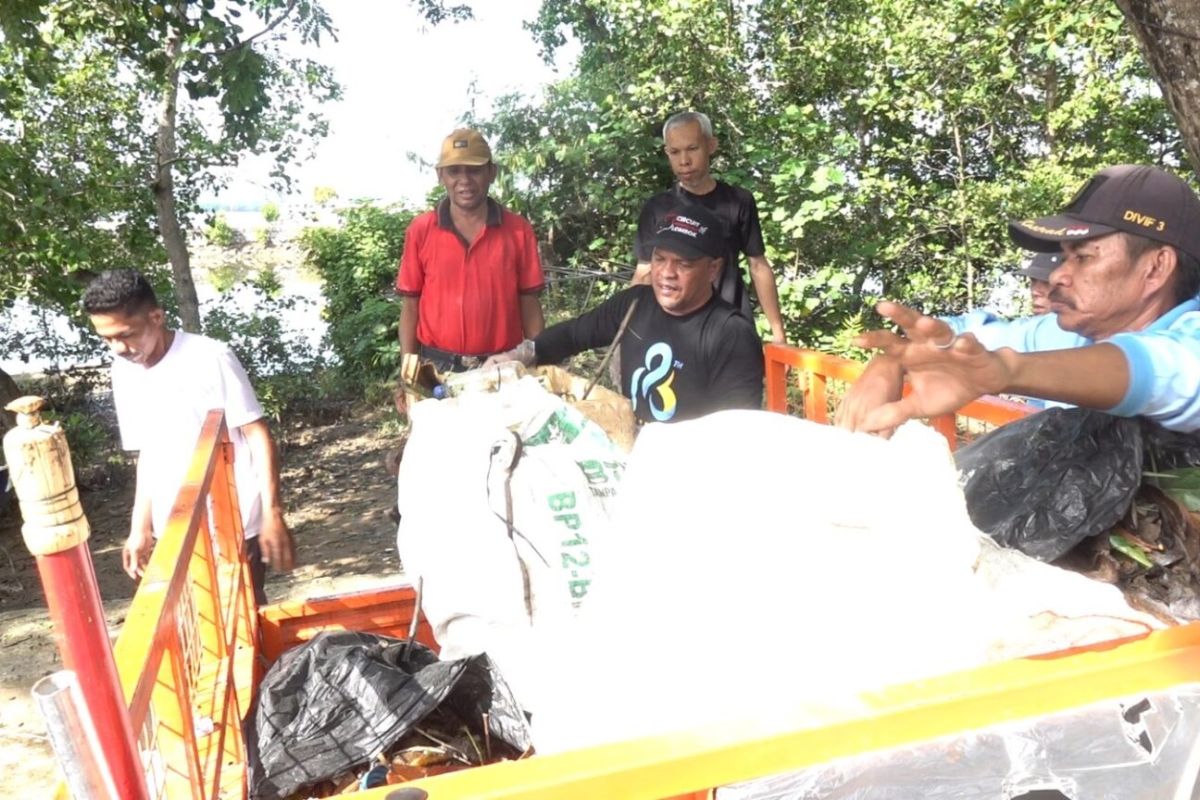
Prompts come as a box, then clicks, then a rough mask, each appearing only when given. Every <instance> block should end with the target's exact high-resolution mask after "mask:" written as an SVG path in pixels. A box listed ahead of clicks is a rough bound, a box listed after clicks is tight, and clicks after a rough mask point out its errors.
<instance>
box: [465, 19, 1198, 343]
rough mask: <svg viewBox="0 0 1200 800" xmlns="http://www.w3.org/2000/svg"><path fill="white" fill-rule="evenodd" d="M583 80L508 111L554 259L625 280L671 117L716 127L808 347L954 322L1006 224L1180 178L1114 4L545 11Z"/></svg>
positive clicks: (539, 36)
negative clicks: (896, 326) (1169, 172)
mask: <svg viewBox="0 0 1200 800" xmlns="http://www.w3.org/2000/svg"><path fill="white" fill-rule="evenodd" d="M529 28H530V31H531V33H532V35H533V36H534V39H535V41H537V42H538V44H539V45H540V46H541V48H542V50H543V53H544V55H545V56H546V57H547V58H552V57H553V56H554V55H555V53H556V52H557V51H558V49H559V48H560V47H562V46H563V45H564V44H565V43H566V42H567V41H568V40H573V41H574V42H576V43H577V44H578V47H579V56H578V61H577V64H576V67H575V69H574V71H573V72H572V74H570V75H569V76H567V77H566V78H564V79H563V80H561V81H559V82H557V83H556V84H554V85H552V86H550V87H548V88H547V89H546V91H545V94H544V95H543V96H541V97H536V98H524V97H508V98H505V99H503V100H502V101H501V102H499V104H498V112H497V113H496V115H495V117H494V118H493V119H490V120H479V121H478V122H479V123H480V124H481V125H482V126H483V127H484V128H485V129H486V130H487V132H488V133H489V134H491V136H492V138H493V144H494V145H495V146H496V149H497V152H498V158H499V161H500V164H501V167H502V171H501V178H500V181H499V184H498V191H500V192H501V193H502V194H503V196H504V198H505V202H507V203H508V204H510V205H511V206H513V207H514V208H516V209H517V210H519V211H521V212H522V213H525V214H526V215H527V216H528V217H529V218H530V219H531V221H532V222H533V224H534V227H535V229H536V230H538V232H539V234H540V235H541V236H542V237H544V238H545V239H547V240H548V242H549V243H550V245H551V246H552V248H553V251H554V255H555V259H556V260H557V261H559V263H565V264H569V265H573V266H576V267H580V266H583V265H588V266H589V267H596V266H598V267H600V268H603V269H610V270H615V267H614V265H616V264H627V263H628V262H629V261H630V259H631V256H630V250H631V247H632V239H633V233H634V230H635V226H636V220H637V214H638V211H639V209H640V206H641V204H642V202H643V201H644V200H645V199H646V198H647V197H649V196H650V195H651V194H653V193H654V192H657V191H661V190H662V189H663V188H666V187H667V186H669V185H670V182H671V175H670V172H669V169H668V165H667V163H666V159H665V157H664V156H663V155H662V153H661V138H660V136H661V134H660V130H661V126H662V123H663V122H664V121H665V119H666V118H667V117H668V116H669V115H670V114H672V113H674V112H676V111H680V110H685V109H694V110H699V111H704V112H706V113H708V114H709V115H710V116H711V117H712V119H713V123H714V127H715V133H716V135H717V137H718V139H719V142H720V149H719V151H718V154H717V157H716V159H715V160H714V163H713V169H714V173H716V174H717V175H718V177H721V178H723V179H725V180H727V181H729V182H730V183H733V184H737V185H742V186H745V187H747V188H749V189H751V190H752V191H753V192H754V193H755V195H756V198H757V200H758V204H759V212H760V216H761V217H762V220H763V227H764V234H765V238H766V242H767V247H768V256H769V257H770V259H771V261H772V263H773V265H774V266H775V268H776V273H777V276H778V277H779V279H780V283H781V295H782V306H783V311H784V317H785V319H786V320H787V324H788V330H789V336H790V338H791V339H792V340H793V341H798V342H801V343H803V344H808V345H812V346H822V347H834V348H838V347H839V343H841V345H840V346H844V344H845V342H846V341H848V339H847V335H846V334H847V332H849V331H851V330H854V329H856V328H858V327H860V326H862V325H864V324H867V325H869V324H873V321H872V316H873V313H872V312H871V311H870V307H871V305H872V303H873V301H874V300H875V299H877V298H878V297H880V296H888V297H892V298H895V299H900V300H904V301H907V302H909V303H913V304H916V305H918V306H921V307H924V308H927V309H929V310H936V311H938V312H943V313H952V312H957V311H960V310H963V309H964V308H966V307H968V306H972V305H975V304H978V303H980V302H982V301H983V300H984V299H985V298H986V297H987V296H988V293H989V292H990V290H991V289H992V287H993V286H995V285H996V283H997V279H998V277H999V276H1000V275H1001V274H1002V273H1004V272H1007V271H1011V269H1012V268H1013V267H1014V266H1015V265H1016V264H1017V262H1018V260H1019V254H1018V252H1017V251H1016V249H1015V248H1014V246H1013V245H1012V244H1011V243H1010V242H1009V241H1008V237H1007V231H1006V225H1005V223H1006V221H1007V220H1008V219H1012V218H1021V217H1026V216H1029V215H1031V214H1034V213H1047V212H1049V211H1052V210H1056V209H1057V208H1058V207H1060V206H1061V205H1062V204H1063V203H1064V202H1065V201H1066V199H1068V198H1069V197H1070V195H1071V193H1072V192H1073V191H1074V189H1075V188H1076V187H1077V186H1078V185H1079V184H1080V183H1082V181H1083V180H1084V179H1085V178H1086V177H1087V176H1088V175H1090V174H1091V173H1092V172H1094V171H1095V170H1097V169H1099V168H1101V167H1103V166H1107V165H1110V164H1115V163H1126V162H1139V163H1152V164H1162V165H1172V164H1180V163H1183V149H1182V147H1181V141H1180V136H1179V133H1178V129H1177V128H1176V126H1175V125H1174V124H1173V122H1172V120H1171V118H1170V116H1169V113H1168V110H1167V108H1166V106H1165V104H1164V103H1163V101H1162V100H1161V98H1160V97H1159V94H1158V91H1157V88H1156V87H1155V85H1154V84H1153V82H1152V81H1151V80H1150V78H1149V75H1148V73H1147V72H1146V70H1145V68H1144V66H1143V64H1142V62H1141V58H1140V55H1139V51H1138V48H1137V46H1136V44H1135V42H1134V41H1133V39H1132V38H1131V36H1130V35H1129V34H1128V33H1126V31H1125V28H1124V24H1123V19H1122V17H1121V12H1120V10H1119V9H1118V8H1117V6H1116V4H1113V3H1111V2H1109V0H1070V1H1068V0H920V1H919V2H918V0H870V2H868V0H761V1H760V2H751V1H750V0H733V2H728V1H727V0H720V1H719V2H718V0H670V1H669V2H668V0H638V2H633V0H545V2H543V3H542V6H541V12H540V15H539V17H538V19H537V20H536V21H535V22H533V23H532V24H531V25H529Z"/></svg>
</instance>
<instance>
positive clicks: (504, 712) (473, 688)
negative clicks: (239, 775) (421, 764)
mask: <svg viewBox="0 0 1200 800" xmlns="http://www.w3.org/2000/svg"><path fill="white" fill-rule="evenodd" d="M442 703H445V704H447V706H448V707H450V708H452V709H454V710H455V711H457V712H458V713H459V715H460V716H461V717H462V719H463V722H464V724H466V725H467V726H468V729H471V732H472V733H473V734H482V733H483V716H482V713H483V712H484V711H487V712H488V714H489V716H488V720H489V725H488V728H489V733H490V735H491V736H492V737H494V738H496V739H500V740H503V741H505V742H507V743H508V744H510V745H512V746H513V747H514V748H515V749H517V750H518V751H524V750H525V749H527V748H528V747H529V744H530V741H529V729H528V727H527V725H526V722H525V716H524V714H523V713H522V712H521V710H520V708H519V707H518V705H517V703H516V701H515V699H514V698H513V696H512V692H511V691H510V690H509V688H508V685H507V684H505V683H504V680H503V678H501V677H500V675H499V673H498V672H497V671H496V669H495V668H494V667H493V665H492V663H491V661H490V660H489V659H488V658H487V656H485V655H481V656H473V657H471V658H466V659H461V660H458V661H439V660H438V658H437V656H436V655H434V653H433V652H432V651H430V650H429V649H428V648H427V647H424V646H423V645H421V644H418V643H416V642H413V643H412V645H411V647H409V648H408V649H407V653H406V652H405V647H404V642H403V641H402V640H400V639H393V638H391V637H387V636H378V635H375V634H369V633H358V632H354V631H335V632H325V633H320V634H318V635H317V636H315V637H313V639H312V641H310V642H307V643H306V644H303V645H301V646H299V647H296V648H293V649H292V650H289V651H288V652H286V653H284V654H283V656H281V657H280V659H279V660H278V661H277V662H275V664H274V665H273V666H272V667H271V669H270V670H269V671H268V672H267V674H266V676H265V677H264V678H263V681H262V684H261V686H260V688H259V694H258V700H257V709H256V711H255V714H254V727H255V730H254V735H253V736H252V737H248V739H251V740H252V741H253V740H255V739H256V740H257V741H256V746H252V747H250V748H248V749H249V751H250V753H251V759H250V796H251V797H255V798H264V800H270V799H273V798H282V797H287V796H288V795H290V794H292V793H294V792H296V791H299V790H300V789H302V788H303V787H305V786H308V785H310V784H314V783H318V782H320V781H323V780H326V779H329V778H333V777H335V776H336V775H339V774H341V773H343V772H346V771H347V770H350V769H352V768H353V767H354V766H355V765H362V764H365V763H367V762H368V761H369V760H370V759H371V758H372V757H374V755H375V754H376V753H379V752H381V751H384V750H387V749H388V748H389V747H391V746H392V745H393V744H395V743H396V742H397V741H399V740H400V739H401V738H402V737H403V736H404V735H405V734H406V733H407V732H408V731H409V730H411V729H412V728H413V727H414V726H416V725H418V724H420V722H421V720H422V719H424V718H425V717H426V716H427V715H428V714H429V713H430V712H432V711H433V710H434V709H435V708H437V707H438V706H439V705H441V704H442ZM472 726H473V728H472Z"/></svg>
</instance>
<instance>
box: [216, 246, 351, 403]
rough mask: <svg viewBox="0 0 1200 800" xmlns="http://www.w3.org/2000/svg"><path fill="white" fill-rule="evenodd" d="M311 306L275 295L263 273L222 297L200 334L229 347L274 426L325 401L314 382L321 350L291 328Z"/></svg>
mask: <svg viewBox="0 0 1200 800" xmlns="http://www.w3.org/2000/svg"><path fill="white" fill-rule="evenodd" d="M311 304H312V301H310V300H308V299H306V298H303V297H289V296H284V295H282V294H280V293H279V280H278V276H276V275H275V273H274V271H272V270H264V271H263V272H261V273H260V274H259V276H258V277H257V278H256V279H255V280H254V281H248V282H245V283H242V284H239V285H238V286H237V287H236V291H233V292H230V293H228V294H225V295H222V296H221V298H220V299H218V301H217V302H216V304H215V305H214V306H213V307H211V308H209V309H208V310H207V312H206V313H205V316H204V333H205V334H207V335H208V336H211V337H213V338H214V339H220V340H222V341H224V342H228V343H229V346H230V347H232V348H233V351H234V352H235V353H236V354H237V357H238V359H239V360H240V361H241V362H242V366H243V367H245V369H246V374H247V375H248V376H249V377H250V382H251V383H252V384H253V385H254V391H255V394H257V395H258V401H259V402H260V403H261V404H262V406H263V411H264V412H265V413H266V414H267V416H268V417H270V418H271V419H273V420H276V421H278V420H280V419H282V418H283V416H284V415H287V414H290V413H292V412H303V411H305V410H308V409H311V408H315V407H316V406H318V405H319V404H320V403H321V402H323V401H324V400H325V399H327V398H326V396H325V395H324V393H323V392H322V391H321V387H322V386H323V385H324V384H323V383H322V381H321V380H320V379H319V376H320V373H321V372H322V370H323V369H324V368H325V359H324V357H323V356H322V353H321V349H320V347H318V346H316V345H314V344H313V342H312V341H311V340H310V339H309V338H308V336H307V335H306V333H305V331H303V330H302V329H300V327H299V326H298V325H296V324H295V323H294V322H289V320H295V319H296V317H297V316H298V314H300V313H302V312H303V307H304V306H310V305H311Z"/></svg>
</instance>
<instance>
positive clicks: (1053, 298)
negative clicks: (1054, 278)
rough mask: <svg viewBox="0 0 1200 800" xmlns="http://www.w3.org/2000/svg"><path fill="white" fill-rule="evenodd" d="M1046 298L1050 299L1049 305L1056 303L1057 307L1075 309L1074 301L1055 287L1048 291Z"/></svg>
mask: <svg viewBox="0 0 1200 800" xmlns="http://www.w3.org/2000/svg"><path fill="white" fill-rule="evenodd" d="M1048 297H1049V298H1050V302H1051V303H1058V304H1059V305H1064V306H1066V307H1067V308H1074V307H1075V303H1074V301H1072V300H1071V299H1070V298H1068V297H1067V296H1066V295H1064V294H1063V293H1062V292H1061V291H1060V290H1059V288H1058V287H1057V286H1056V287H1054V288H1053V289H1051V290H1050V294H1049V295H1048Z"/></svg>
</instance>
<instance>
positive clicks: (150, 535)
mask: <svg viewBox="0 0 1200 800" xmlns="http://www.w3.org/2000/svg"><path fill="white" fill-rule="evenodd" d="M83 308H84V311H86V312H87V314H88V316H89V317H90V318H91V322H92V326H93V327H94V328H95V329H96V333H97V334H98V335H99V336H100V338H102V339H103V340H104V342H105V343H106V344H107V345H108V347H109V349H110V350H112V352H113V354H114V355H116V356H118V358H115V359H113V365H112V389H113V403H114V405H115V406H116V409H117V422H118V425H119V426H120V430H121V444H122V446H123V447H124V448H125V449H126V450H137V451H138V464H137V489H136V492H135V495H134V500H133V512H132V519H131V520H130V526H129V539H128V540H127V541H126V542H125V549H124V552H123V553H122V561H123V563H124V566H125V571H126V572H127V573H129V576H130V577H131V578H137V577H140V576H141V574H142V571H143V569H144V568H145V565H146V562H147V561H149V559H150V552H151V550H152V549H153V547H154V538H155V536H156V535H157V534H161V533H162V531H163V530H164V528H165V527H166V523H167V518H168V517H169V516H170V513H171V506H172V505H173V504H174V502H175V496H176V495H177V494H178V492H179V488H180V486H181V484H182V483H183V479H184V476H185V475H186V473H187V468H188V463H189V461H190V458H191V454H192V451H193V450H194V449H195V447H196V440H197V439H198V438H199V435H200V429H201V427H202V425H203V424H204V419H205V417H206V416H208V412H209V411H210V410H211V409H214V408H220V409H223V410H224V411H225V423H226V425H227V426H228V428H229V438H230V439H231V440H232V442H233V449H234V480H235V482H236V484H237V495H238V505H239V506H240V509H241V515H242V526H243V529H244V531H245V540H246V544H245V548H246V555H247V558H248V560H249V561H250V566H251V573H252V574H253V576H254V592H255V596H256V597H257V598H258V602H259V603H260V604H261V603H264V602H266V595H265V593H264V591H263V580H264V577H265V575H264V573H265V567H264V562H266V564H270V565H271V566H272V567H274V568H275V569H277V570H283V571H286V570H289V569H291V568H292V563H293V561H294V558H295V549H294V546H293V543H292V535H291V532H290V531H289V530H288V527H287V523H285V522H284V519H283V505H282V503H281V502H280V499H279V463H278V460H277V458H276V453H275V442H274V440H273V439H272V437H271V430H270V428H269V426H268V425H267V422H266V420H265V419H263V411H262V406H260V405H259V404H258V400H257V398H255V396H254V390H253V389H252V388H251V386H250V381H249V380H248V379H247V377H246V372H245V370H243V369H242V365H241V364H240V363H239V362H238V360H237V356H235V355H234V354H233V352H232V351H231V350H230V349H229V347H228V345H226V344H224V343H223V342H218V341H216V340H213V339H209V338H208V337H205V336H199V335H196V334H192V333H187V332H186V331H173V330H170V329H169V328H167V326H166V315H165V314H164V312H163V310H162V308H160V307H159V305H158V298H157V297H156V296H155V294H154V290H153V289H152V288H151V286H150V284H149V283H148V282H147V281H146V279H145V278H144V277H143V276H142V275H141V274H139V273H137V272H135V271H133V270H112V271H110V272H105V273H102V274H101V275H100V276H99V277H97V278H96V279H95V280H93V281H92V282H91V284H89V285H88V288H87V290H86V291H85V292H84V295H83Z"/></svg>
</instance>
